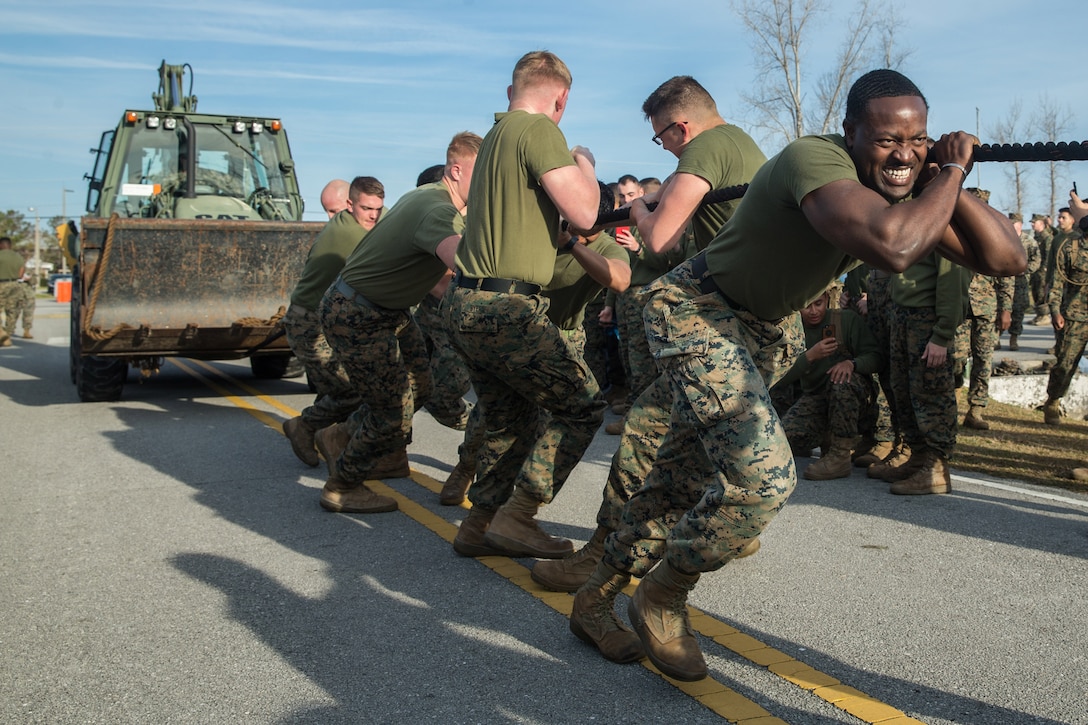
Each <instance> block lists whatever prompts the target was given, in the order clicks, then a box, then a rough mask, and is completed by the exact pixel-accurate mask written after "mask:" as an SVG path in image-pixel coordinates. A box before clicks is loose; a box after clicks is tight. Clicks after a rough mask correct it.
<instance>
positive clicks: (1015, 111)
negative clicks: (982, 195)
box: [990, 98, 1027, 212]
mask: <svg viewBox="0 0 1088 725" xmlns="http://www.w3.org/2000/svg"><path fill="white" fill-rule="evenodd" d="M1023 111H1024V104H1023V103H1021V101H1020V99H1019V98H1017V99H1014V100H1013V102H1012V103H1011V104H1009V110H1008V111H1007V112H1006V113H1005V115H1004V116H1002V117H1001V118H999V119H998V120H997V123H995V124H994V125H993V127H992V128H991V129H990V135H991V136H993V139H994V142H995V143H1002V144H1003V143H1019V142H1021V140H1022V139H1023V136H1024V128H1023V126H1024V123H1023V119H1022V116H1023ZM1003 166H1004V167H1005V174H1006V176H1007V177H1008V178H1009V181H1010V182H1012V187H1013V199H1014V201H1013V207H1012V208H1013V209H1014V210H1015V211H1019V212H1022V211H1023V210H1024V204H1025V199H1024V197H1025V193H1026V189H1025V186H1026V182H1027V178H1026V173H1025V168H1024V166H1023V165H1022V164H1021V163H1020V162H1019V161H1013V162H1010V163H1007V164H1003Z"/></svg>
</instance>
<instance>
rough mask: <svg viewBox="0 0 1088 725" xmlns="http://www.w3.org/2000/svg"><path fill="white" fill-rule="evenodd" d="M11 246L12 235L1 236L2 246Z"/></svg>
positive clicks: (0, 243) (0, 244)
mask: <svg viewBox="0 0 1088 725" xmlns="http://www.w3.org/2000/svg"><path fill="white" fill-rule="evenodd" d="M10 246H11V237H0V247H5V248H7V247H10Z"/></svg>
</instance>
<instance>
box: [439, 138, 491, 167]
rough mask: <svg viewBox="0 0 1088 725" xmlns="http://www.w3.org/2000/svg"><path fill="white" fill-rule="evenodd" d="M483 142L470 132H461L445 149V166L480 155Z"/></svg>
mask: <svg viewBox="0 0 1088 725" xmlns="http://www.w3.org/2000/svg"><path fill="white" fill-rule="evenodd" d="M483 142H484V140H483V139H482V138H480V137H479V136H477V135H476V134H474V133H473V132H472V131H462V132H461V133H459V134H457V135H456V136H454V137H453V140H452V141H450V145H449V147H448V148H447V149H446V166H449V165H450V164H455V163H457V162H458V161H464V160H465V159H469V158H472V157H473V156H476V155H477V154H479V153H480V144H482V143H483Z"/></svg>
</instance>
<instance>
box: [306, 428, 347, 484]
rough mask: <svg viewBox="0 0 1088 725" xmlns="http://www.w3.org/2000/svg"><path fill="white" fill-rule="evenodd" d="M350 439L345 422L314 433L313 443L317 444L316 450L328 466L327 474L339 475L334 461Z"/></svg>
mask: <svg viewBox="0 0 1088 725" xmlns="http://www.w3.org/2000/svg"><path fill="white" fill-rule="evenodd" d="M350 440H351V433H349V432H348V425H347V423H337V424H335V425H330V426H329V427H328V428H322V429H321V430H319V431H317V433H314V445H315V446H317V450H318V451H319V452H320V453H321V457H322V458H324V459H325V464H326V465H327V466H328V467H329V476H332V477H335V476H338V475H339V471H338V470H337V468H336V461H337V459H338V458H340V454H341V453H343V452H344V449H345V448H347V447H348V441H350Z"/></svg>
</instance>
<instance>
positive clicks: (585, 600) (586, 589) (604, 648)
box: [570, 562, 646, 664]
mask: <svg viewBox="0 0 1088 725" xmlns="http://www.w3.org/2000/svg"><path fill="white" fill-rule="evenodd" d="M629 581H631V576H630V575H629V574H625V573H623V572H621V571H619V570H617V569H613V568H612V567H610V566H608V565H607V564H605V563H604V562H601V563H600V564H598V565H597V566H596V567H594V569H593V572H592V574H591V575H590V576H589V577H588V579H587V581H586V583H585V586H583V587H582V588H581V589H579V590H578V594H576V595H575V597H574V606H573V607H572V608H571V612H570V631H571V632H573V633H574V635H575V636H576V637H578V639H580V640H582V641H583V642H585V643H586V644H590V645H593V646H594V647H596V648H597V649H598V651H600V653H601V655H602V656H603V657H604V658H605V659H606V660H611V661H613V662H619V663H620V664H624V663H627V662H637V661H639V660H640V659H642V658H643V657H645V656H646V653H645V652H644V651H643V649H642V642H640V641H639V638H638V635H637V634H635V633H634V632H632V631H631V630H630V629H629V628H628V627H627V625H625V624H624V623H623V622H622V621H621V620H620V618H619V616H617V615H616V608H615V607H616V595H617V594H619V593H620V592H621V591H622V590H623V588H624V587H625V586H627V583H628V582H629Z"/></svg>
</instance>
